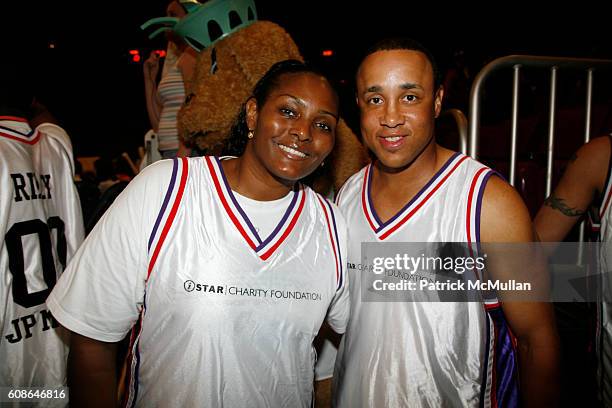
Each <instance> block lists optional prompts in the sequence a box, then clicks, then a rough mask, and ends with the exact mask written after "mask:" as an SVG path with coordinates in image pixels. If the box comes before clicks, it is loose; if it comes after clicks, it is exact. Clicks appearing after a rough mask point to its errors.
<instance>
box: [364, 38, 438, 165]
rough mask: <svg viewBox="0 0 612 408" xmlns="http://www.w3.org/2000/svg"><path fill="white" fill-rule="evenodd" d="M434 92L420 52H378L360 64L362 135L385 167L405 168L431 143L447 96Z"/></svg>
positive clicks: (425, 58) (427, 69) (426, 61)
mask: <svg viewBox="0 0 612 408" xmlns="http://www.w3.org/2000/svg"><path fill="white" fill-rule="evenodd" d="M433 87H434V81H433V69H432V66H431V63H430V62H429V60H428V59H427V57H426V56H425V54H423V53H421V52H419V51H413V50H390V51H377V52H375V53H373V54H370V55H368V56H367V57H366V58H365V59H364V60H363V62H362V63H361V65H360V67H359V71H358V72H357V104H358V105H359V110H360V112H361V134H362V136H363V140H364V142H365V144H366V146H367V147H368V148H369V149H370V150H371V151H372V152H373V153H374V154H375V155H376V157H377V159H378V160H379V161H380V162H381V164H382V165H383V166H385V167H387V168H390V169H402V168H405V167H407V166H408V165H410V164H411V163H412V162H413V161H414V160H415V159H416V158H417V157H418V156H419V154H420V153H422V152H423V150H425V148H426V147H427V146H428V145H429V144H430V143H432V142H433V135H434V119H435V118H436V117H437V116H438V115H439V113H440V108H441V105H442V96H443V91H442V89H439V90H437V92H434V89H433Z"/></svg>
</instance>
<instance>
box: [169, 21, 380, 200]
mask: <svg viewBox="0 0 612 408" xmlns="http://www.w3.org/2000/svg"><path fill="white" fill-rule="evenodd" d="M285 59H298V60H303V59H302V57H301V55H300V53H299V51H298V48H297V46H296V45H295V43H294V42H293V39H292V38H291V37H290V36H289V34H287V32H286V31H285V30H283V29H282V28H281V27H280V26H278V25H277V24H274V23H271V22H268V21H257V22H254V23H252V24H250V25H248V26H246V27H244V28H242V29H240V30H238V31H236V32H233V33H232V34H230V35H229V36H227V37H224V38H222V39H221V40H219V41H217V42H216V43H214V44H213V46H211V47H208V48H206V49H204V50H203V51H201V53H200V54H199V56H198V60H197V65H196V69H195V73H194V77H193V79H192V83H191V86H190V87H189V86H188V87H187V89H186V95H187V97H186V101H185V104H184V105H183V107H182V109H181V111H180V112H179V116H178V127H179V134H180V135H181V137H182V138H183V139H184V140H185V142H186V143H187V144H189V143H191V144H192V145H194V144H195V145H197V146H198V147H199V148H200V150H202V151H203V152H204V153H205V154H220V153H221V151H222V150H223V146H224V143H225V141H226V139H227V138H228V136H229V130H230V128H231V125H232V123H233V121H234V119H235V118H236V116H237V115H238V113H239V111H240V108H241V106H242V104H243V103H244V102H245V101H246V100H247V98H248V97H249V95H250V94H251V90H252V88H253V86H254V85H255V83H256V82H257V81H258V80H259V78H261V77H262V76H263V75H264V73H265V72H266V71H267V70H268V68H270V67H271V66H272V65H273V64H274V63H276V62H278V61H282V60H285ZM367 160H368V156H367V153H366V150H365V148H364V147H363V146H362V145H361V143H360V142H359V140H358V139H357V137H356V136H355V134H353V132H352V131H351V129H350V128H349V127H348V126H347V125H346V123H345V122H344V121H343V120H340V122H339V124H338V128H337V134H336V146H335V148H334V150H333V151H332V153H331V155H330V157H329V158H328V159H327V160H326V164H325V166H324V167H323V169H322V171H320V172H318V173H317V174H316V175H315V177H314V179H313V180H311V182H309V184H310V185H311V186H313V187H314V188H315V189H316V190H317V191H319V192H329V190H330V188H332V187H333V188H334V189H335V191H337V190H338V189H339V188H340V186H341V185H342V184H343V183H344V181H346V179H347V178H348V177H349V176H351V175H352V174H353V173H355V172H357V171H358V170H359V169H360V168H361V167H363V166H364V165H365V164H366V163H367Z"/></svg>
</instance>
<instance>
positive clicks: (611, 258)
mask: <svg viewBox="0 0 612 408" xmlns="http://www.w3.org/2000/svg"><path fill="white" fill-rule="evenodd" d="M611 142H612V139H611ZM611 174H612V157H611V158H610V164H609V170H608V176H607V178H606V184H605V189H604V194H603V196H602V202H601V206H600V213H599V215H600V220H601V224H600V230H599V234H600V240H601V242H604V243H607V244H606V245H603V246H602V250H601V272H602V274H601V281H600V284H601V288H602V298H601V302H599V303H598V311H597V333H596V348H597V360H598V361H597V374H598V375H597V377H598V389H599V397H600V400H601V401H602V402H603V406H604V407H611V406H612V279H611V278H610V273H612V244H611V243H612V209H611V208H610V206H611V204H612V203H611V201H612V177H611Z"/></svg>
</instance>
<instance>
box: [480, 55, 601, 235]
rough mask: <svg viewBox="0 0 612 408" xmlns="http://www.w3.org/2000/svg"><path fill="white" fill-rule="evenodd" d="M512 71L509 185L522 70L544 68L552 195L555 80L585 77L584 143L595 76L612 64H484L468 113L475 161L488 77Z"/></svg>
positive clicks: (548, 60) (512, 59) (510, 60)
mask: <svg viewBox="0 0 612 408" xmlns="http://www.w3.org/2000/svg"><path fill="white" fill-rule="evenodd" d="M504 68H512V70H513V82H512V113H511V140H510V162H509V182H510V184H512V185H513V186H514V185H515V181H516V180H515V176H516V160H517V157H516V156H517V153H516V152H517V138H518V121H519V96H520V95H519V82H520V76H521V69H522V68H544V69H548V70H549V71H550V89H549V92H550V94H549V103H548V139H547V150H546V190H545V195H546V197H548V196H550V194H551V192H552V178H553V159H554V157H553V153H554V144H555V113H556V109H555V107H556V97H557V79H558V78H557V77H558V72H559V71H561V70H566V69H572V70H584V71H585V75H586V95H585V99H586V101H585V123H584V143H587V142H588V141H589V140H590V138H591V114H592V105H593V82H594V72H595V71H596V70H599V69H612V60H603V59H584V58H561V57H543V56H531V55H509V56H506V57H501V58H498V59H496V60H494V61H492V62H490V63H489V64H487V65H486V66H485V67H484V68H483V69H482V70H480V72H479V73H478V75H477V76H476V78H475V79H474V82H473V84H472V89H471V91H470V112H469V146H468V154H469V155H470V156H471V157H473V158H475V159H477V158H478V146H479V137H480V134H479V130H480V108H481V101H482V94H483V88H484V83H485V81H486V80H487V78H488V77H489V76H490V75H491V73H493V72H495V71H498V70H501V69H504ZM579 239H580V241H582V240H583V239H584V228H582V227H581V228H580V238H579Z"/></svg>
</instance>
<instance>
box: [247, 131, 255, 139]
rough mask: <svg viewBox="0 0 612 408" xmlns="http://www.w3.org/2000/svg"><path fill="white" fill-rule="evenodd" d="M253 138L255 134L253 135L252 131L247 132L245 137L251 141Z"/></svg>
mask: <svg viewBox="0 0 612 408" xmlns="http://www.w3.org/2000/svg"><path fill="white" fill-rule="evenodd" d="M253 136H255V133H254V132H253V131H252V130H249V133H247V137H248V138H249V139H252V138H253Z"/></svg>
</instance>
